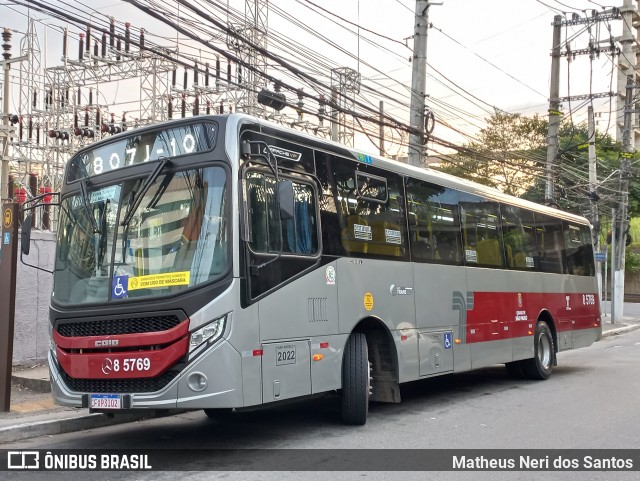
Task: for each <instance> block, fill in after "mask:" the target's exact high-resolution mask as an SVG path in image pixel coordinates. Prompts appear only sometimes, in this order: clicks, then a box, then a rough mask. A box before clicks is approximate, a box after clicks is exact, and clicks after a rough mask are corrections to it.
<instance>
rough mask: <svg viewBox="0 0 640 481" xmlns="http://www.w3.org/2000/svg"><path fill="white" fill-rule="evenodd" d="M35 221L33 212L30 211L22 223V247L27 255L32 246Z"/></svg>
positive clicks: (23, 252)
mask: <svg viewBox="0 0 640 481" xmlns="http://www.w3.org/2000/svg"><path fill="white" fill-rule="evenodd" d="M32 223H33V214H32V213H29V214H27V215H26V216H25V218H24V222H23V223H22V232H21V233H20V249H21V251H22V254H24V255H25V256H28V255H29V248H30V247H31V224H32Z"/></svg>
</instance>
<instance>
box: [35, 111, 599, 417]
mask: <svg viewBox="0 0 640 481" xmlns="http://www.w3.org/2000/svg"><path fill="white" fill-rule="evenodd" d="M25 225H26V226H28V225H29V223H28V222H25ZM23 234H25V233H23ZM26 234H27V237H26V238H27V239H28V232H27V233H26ZM23 238H24V237H23ZM56 238H57V241H56V253H55V265H54V273H53V292H52V295H51V308H50V332H51V347H50V351H49V355H48V357H49V359H48V360H49V366H50V370H51V383H52V391H53V395H54V397H55V399H56V401H57V403H59V404H61V405H65V406H74V407H78V408H87V409H89V410H90V411H91V412H109V413H131V412H140V411H144V410H171V409H176V410H185V409H188V410H191V409H193V410H195V409H203V410H204V412H205V413H206V414H207V415H208V416H210V417H215V416H217V415H219V414H221V413H225V412H229V411H231V410H242V409H247V408H256V407H262V406H268V405H275V404H277V403H279V402H280V401H285V400H291V399H294V398H300V399H301V398H305V397H311V396H315V395H319V394H323V393H336V394H338V395H339V396H340V399H341V401H340V403H341V416H342V420H343V421H344V422H345V423H347V424H353V425H362V424H364V423H365V422H366V420H367V415H368V407H369V403H370V402H372V401H373V402H390V403H398V402H400V400H401V390H400V384H402V383H406V382H409V381H416V380H420V379H427V378H431V377H434V376H439V375H444V374H450V373H458V372H463V371H468V370H472V369H478V368H482V367H487V366H492V365H495V364H504V365H505V366H506V370H507V372H508V374H509V375H511V376H513V377H516V378H528V379H539V380H544V379H547V378H548V377H549V376H550V375H551V373H552V369H553V366H554V365H556V364H557V354H558V352H561V351H565V350H570V349H576V348H580V347H585V346H589V345H590V344H592V343H593V342H594V341H596V340H598V339H599V337H600V336H601V333H602V328H601V320H600V314H599V313H600V310H599V305H598V303H599V299H598V296H597V287H596V278H595V265H594V255H593V248H592V232H591V226H590V224H589V222H588V221H587V220H586V219H584V218H583V217H580V216H576V215H573V214H570V213H566V212H562V211H560V210H555V209H553V208H550V207H546V206H542V205H538V204H535V203H532V202H528V201H525V200H522V199H519V198H516V197H511V196H508V195H505V194H504V193H501V192H500V191H498V190H494V189H491V188H488V187H486V186H482V185H478V184H475V183H472V182H469V181H466V180H461V179H458V178H455V177H453V176H450V175H445V174H443V173H439V172H437V171H435V170H431V169H422V168H416V167H413V166H409V165H407V164H404V163H400V162H396V161H393V160H388V159H384V158H381V157H379V156H376V155H370V154H366V153H363V152H361V151H359V150H357V149H354V148H351V147H346V146H344V145H340V144H338V143H335V142H331V141H327V140H323V139H321V138H317V137H314V136H312V135H308V134H305V133H301V132H298V131H295V130H292V129H289V128H286V127H283V126H281V125H277V124H274V123H270V122H268V121H265V120H261V119H257V118H253V117H250V116H247V115H244V114H230V115H220V116H201V117H194V118H190V119H181V120H174V121H169V122H165V123H161V124H157V125H152V126H147V127H143V128H139V129H136V130H132V131H126V132H123V133H120V134H117V135H114V136H113V137H110V138H107V139H103V140H101V141H99V142H96V143H93V144H92V145H90V146H88V147H86V148H84V149H83V150H81V151H78V152H77V153H76V154H75V155H74V156H73V157H72V158H71V159H70V160H69V161H68V163H67V165H66V168H65V173H64V181H63V185H62V188H61V191H60V204H59V216H58V223H57V234H56Z"/></svg>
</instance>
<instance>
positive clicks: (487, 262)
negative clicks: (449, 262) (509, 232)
mask: <svg viewBox="0 0 640 481" xmlns="http://www.w3.org/2000/svg"><path fill="white" fill-rule="evenodd" d="M460 210H461V214H462V224H463V230H462V234H463V239H464V249H465V261H466V263H467V265H470V266H491V267H504V250H503V248H502V233H501V231H500V222H499V220H500V219H499V215H498V204H497V203H496V202H490V201H486V200H484V199H482V198H479V197H478V198H477V199H475V200H474V201H472V202H460Z"/></svg>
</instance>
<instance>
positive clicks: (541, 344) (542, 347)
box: [538, 334, 551, 370]
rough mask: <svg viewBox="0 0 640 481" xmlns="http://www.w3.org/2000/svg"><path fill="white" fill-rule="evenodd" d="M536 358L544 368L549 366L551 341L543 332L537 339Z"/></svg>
mask: <svg viewBox="0 0 640 481" xmlns="http://www.w3.org/2000/svg"><path fill="white" fill-rule="evenodd" d="M538 360H539V361H540V365H541V366H542V368H543V369H545V370H546V369H549V366H551V342H550V341H549V337H547V336H545V335H544V334H543V335H541V336H540V339H538Z"/></svg>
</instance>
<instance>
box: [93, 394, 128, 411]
mask: <svg viewBox="0 0 640 481" xmlns="http://www.w3.org/2000/svg"><path fill="white" fill-rule="evenodd" d="M91 409H122V398H121V397H120V395H119V394H92V395H91Z"/></svg>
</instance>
